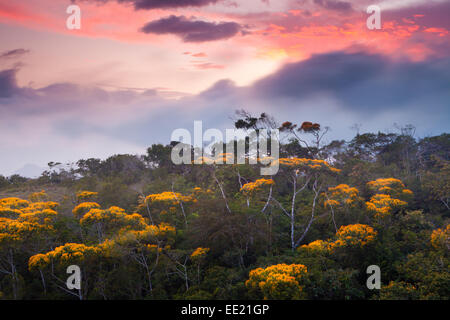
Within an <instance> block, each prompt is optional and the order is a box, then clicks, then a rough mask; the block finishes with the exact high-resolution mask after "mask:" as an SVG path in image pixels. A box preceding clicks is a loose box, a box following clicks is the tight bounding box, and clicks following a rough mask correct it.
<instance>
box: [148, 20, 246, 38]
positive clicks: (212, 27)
mask: <svg viewBox="0 0 450 320" xmlns="http://www.w3.org/2000/svg"><path fill="white" fill-rule="evenodd" d="M241 29H242V27H241V25H239V24H238V23H236V22H206V21H200V20H192V19H188V18H186V17H185V16H175V15H171V16H169V17H166V18H161V19H159V20H155V21H151V22H149V23H147V24H146V25H145V26H143V27H142V28H141V31H142V32H144V33H154V34H174V35H177V36H179V37H180V38H181V39H182V40H183V41H184V42H206V41H216V40H223V39H228V38H231V37H233V36H235V35H236V34H237V33H238V32H239V31H240V30H241Z"/></svg>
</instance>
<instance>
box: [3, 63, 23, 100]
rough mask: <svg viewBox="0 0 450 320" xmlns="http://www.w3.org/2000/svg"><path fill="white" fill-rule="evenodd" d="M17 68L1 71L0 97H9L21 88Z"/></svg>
mask: <svg viewBox="0 0 450 320" xmlns="http://www.w3.org/2000/svg"><path fill="white" fill-rule="evenodd" d="M16 72H17V70H15V69H8V70H3V71H0V98H9V97H12V96H13V95H15V94H17V93H19V92H20V91H21V90H20V88H19V87H18V86H17V83H16Z"/></svg>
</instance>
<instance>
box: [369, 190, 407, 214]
mask: <svg viewBox="0 0 450 320" xmlns="http://www.w3.org/2000/svg"><path fill="white" fill-rule="evenodd" d="M407 204H408V203H407V202H405V201H402V200H399V199H394V198H391V196H390V195H388V194H376V195H374V196H372V198H370V201H368V202H366V205H367V210H369V211H371V212H374V213H375V217H377V218H384V217H386V216H388V215H390V214H391V213H392V212H393V211H394V210H395V209H397V208H400V207H403V206H406V205H407Z"/></svg>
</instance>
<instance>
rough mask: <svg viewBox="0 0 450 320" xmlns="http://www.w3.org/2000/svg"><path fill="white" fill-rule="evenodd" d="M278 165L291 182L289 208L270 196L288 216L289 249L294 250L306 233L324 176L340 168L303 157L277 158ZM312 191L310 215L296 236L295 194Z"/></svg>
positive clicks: (313, 214)
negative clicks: (301, 231)
mask: <svg viewBox="0 0 450 320" xmlns="http://www.w3.org/2000/svg"><path fill="white" fill-rule="evenodd" d="M277 161H278V162H279V165H280V167H281V168H282V169H283V171H284V172H285V173H286V175H287V177H288V180H289V182H290V184H291V194H290V201H289V202H290V203H289V205H288V206H289V209H287V208H286V207H285V205H283V204H282V203H281V202H280V201H278V200H277V199H276V198H275V197H272V199H273V201H274V202H275V203H276V204H277V205H278V206H279V207H280V208H281V210H282V212H283V213H284V214H285V215H286V216H287V217H288V218H289V223H290V244H291V249H292V250H295V248H297V247H298V246H299V245H300V243H301V242H302V241H303V239H304V237H305V236H306V234H307V233H308V231H309V229H310V227H311V225H312V223H313V221H314V219H315V214H316V204H317V201H318V197H319V195H320V193H321V191H322V189H323V188H324V184H325V177H326V176H328V175H332V174H335V173H339V172H340V170H339V169H336V168H334V167H333V166H331V165H330V164H329V163H328V162H326V161H325V160H318V159H305V158H280V159H279V160H277ZM308 187H309V188H310V190H311V191H312V192H313V200H312V203H311V217H310V219H309V222H308V223H307V224H306V226H305V227H304V231H303V233H302V234H301V236H300V237H297V236H296V234H295V232H296V224H297V219H296V218H297V202H298V201H297V200H298V199H297V196H298V195H299V194H300V192H302V191H304V190H308V189H307V188H308Z"/></svg>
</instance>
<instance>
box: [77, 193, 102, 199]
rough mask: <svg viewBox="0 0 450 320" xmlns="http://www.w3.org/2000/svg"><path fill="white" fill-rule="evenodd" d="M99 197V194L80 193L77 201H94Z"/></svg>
mask: <svg viewBox="0 0 450 320" xmlns="http://www.w3.org/2000/svg"><path fill="white" fill-rule="evenodd" d="M97 196H98V192H93V191H80V192H78V193H77V200H78V201H86V200H92V199H94V198H95V197H97Z"/></svg>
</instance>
